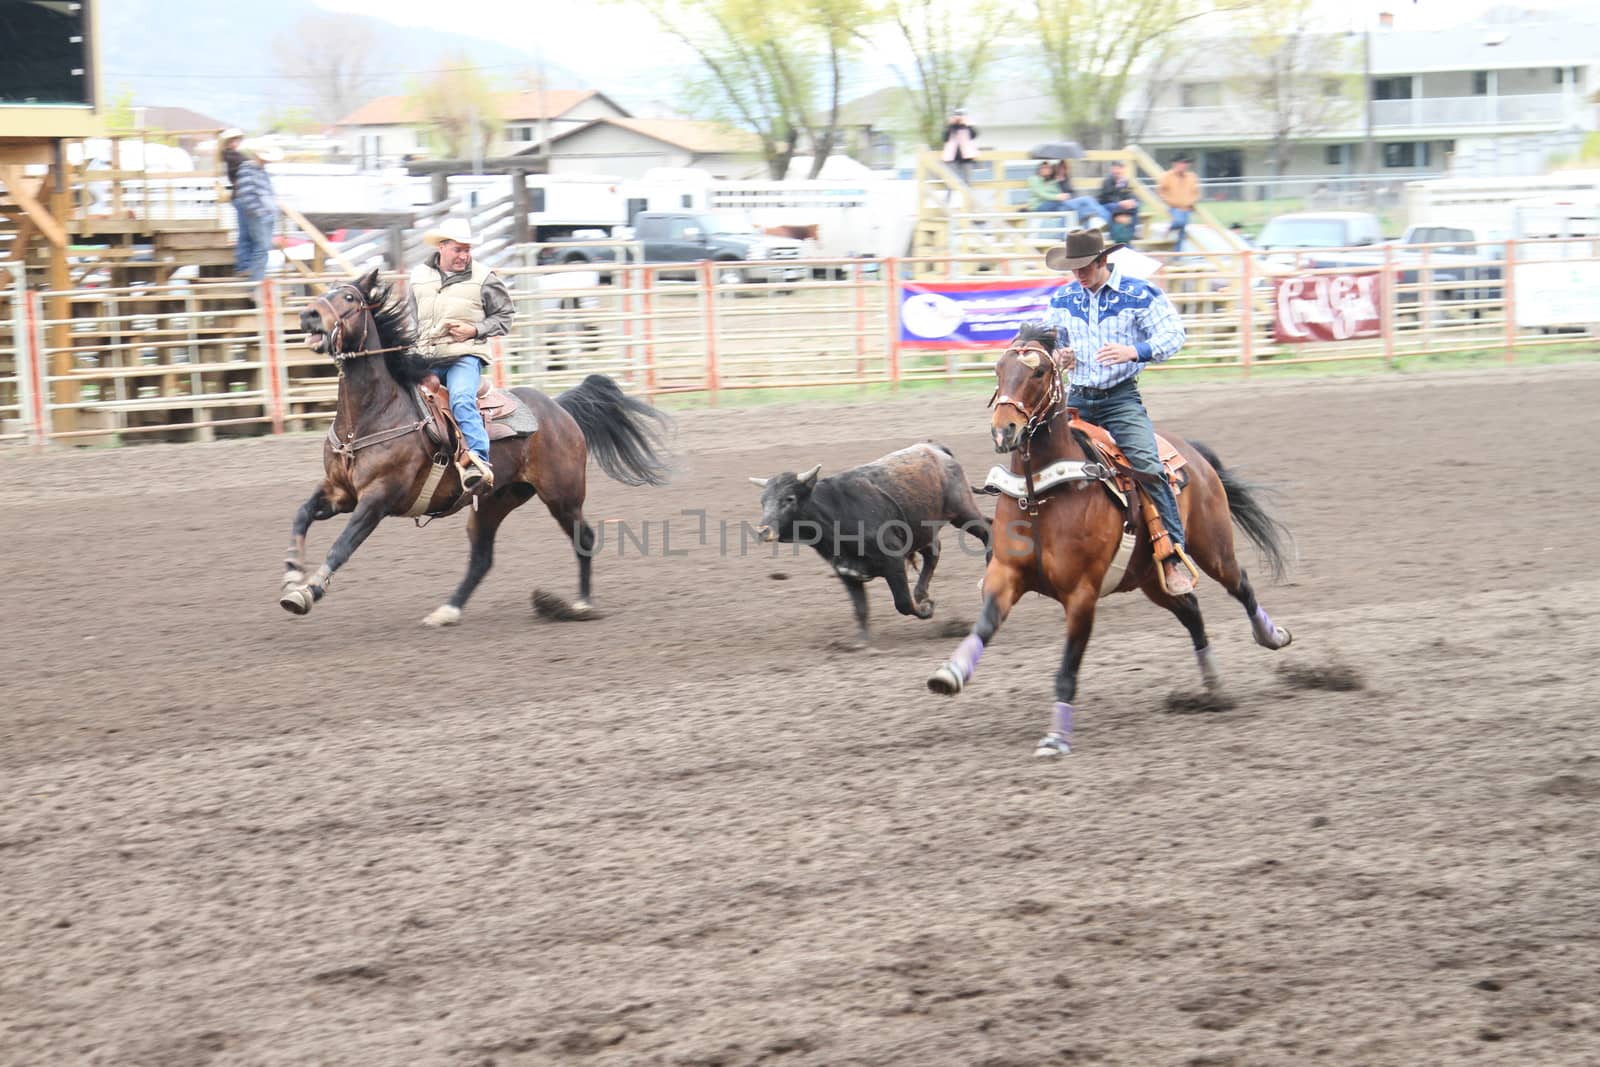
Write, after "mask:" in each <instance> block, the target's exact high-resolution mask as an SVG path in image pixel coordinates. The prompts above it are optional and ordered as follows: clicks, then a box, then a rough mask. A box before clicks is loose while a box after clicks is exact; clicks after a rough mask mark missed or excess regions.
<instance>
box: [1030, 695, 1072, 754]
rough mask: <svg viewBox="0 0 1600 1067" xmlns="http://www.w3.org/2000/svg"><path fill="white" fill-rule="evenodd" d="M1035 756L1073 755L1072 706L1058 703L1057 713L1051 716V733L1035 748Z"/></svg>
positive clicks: (1041, 739) (1040, 740)
mask: <svg viewBox="0 0 1600 1067" xmlns="http://www.w3.org/2000/svg"><path fill="white" fill-rule="evenodd" d="M1033 754H1034V755H1035V756H1070V755H1072V705H1071V704H1063V703H1061V702H1060V701H1059V700H1058V701H1056V706H1055V711H1054V713H1053V714H1052V715H1051V716H1050V732H1049V733H1047V734H1045V735H1044V736H1043V737H1042V738H1040V739H1039V744H1038V745H1037V746H1036V747H1035V748H1034V750H1033Z"/></svg>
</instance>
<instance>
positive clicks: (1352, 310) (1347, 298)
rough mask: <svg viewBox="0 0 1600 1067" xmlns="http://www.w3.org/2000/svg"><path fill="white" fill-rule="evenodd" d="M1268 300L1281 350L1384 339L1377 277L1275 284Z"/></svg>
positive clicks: (1333, 276) (1279, 281)
mask: <svg viewBox="0 0 1600 1067" xmlns="http://www.w3.org/2000/svg"><path fill="white" fill-rule="evenodd" d="M1272 296H1273V300H1272V306H1273V322H1272V336H1273V339H1274V340H1276V341H1277V342H1278V343H1279V344H1299V343H1303V342H1309V341H1353V340H1356V339H1358V338H1363V337H1382V336H1383V279H1382V276H1381V275H1380V274H1378V273H1377V272H1376V271H1371V272H1363V273H1360V274H1314V275H1301V276H1297V277H1290V278H1274V279H1273V282H1272Z"/></svg>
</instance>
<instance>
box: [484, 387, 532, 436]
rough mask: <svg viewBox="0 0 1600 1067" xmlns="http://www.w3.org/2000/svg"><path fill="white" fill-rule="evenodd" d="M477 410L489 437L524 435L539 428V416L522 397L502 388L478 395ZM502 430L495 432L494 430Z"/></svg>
mask: <svg viewBox="0 0 1600 1067" xmlns="http://www.w3.org/2000/svg"><path fill="white" fill-rule="evenodd" d="M478 410H479V411H481V412H483V421H484V422H485V423H486V424H487V426H488V429H489V439H490V440H491V441H498V440H499V439H500V438H501V437H526V436H528V435H529V434H531V433H533V432H534V431H535V430H537V429H538V428H539V418H538V416H536V415H535V414H534V413H533V411H532V410H531V409H529V407H528V405H527V404H524V403H523V402H522V398H521V397H519V396H517V395H516V394H515V393H508V392H506V391H505V390H503V389H491V390H489V391H488V392H487V393H482V394H480V395H479V396H478ZM496 430H499V431H502V432H501V433H499V434H496V433H495V431H496Z"/></svg>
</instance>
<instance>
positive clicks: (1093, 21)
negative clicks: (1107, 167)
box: [1028, 0, 1254, 148]
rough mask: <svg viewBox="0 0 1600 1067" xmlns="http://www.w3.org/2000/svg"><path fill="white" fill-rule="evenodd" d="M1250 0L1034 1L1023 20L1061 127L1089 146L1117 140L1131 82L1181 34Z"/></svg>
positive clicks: (1157, 60) (1109, 144)
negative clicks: (1193, 24) (1041, 63)
mask: <svg viewBox="0 0 1600 1067" xmlns="http://www.w3.org/2000/svg"><path fill="white" fill-rule="evenodd" d="M1252 2H1254V0H1222V2H1221V3H1220V4H1214V3H1213V2H1212V0H1124V2H1123V3H1118V4H1104V5H1102V4H1089V3H1085V2H1084V0H1033V9H1032V12H1031V17H1030V18H1029V20H1028V21H1029V22H1030V23H1031V28H1032V30H1033V33H1034V35H1035V37H1036V39H1037V40H1038V42H1039V47H1040V50H1041V52H1042V54H1043V60H1044V65H1045V73H1046V76H1047V79H1048V82H1049V88H1050V94H1051V96H1053V97H1054V98H1055V103H1056V110H1057V112H1058V113H1059V117H1060V119H1061V121H1062V125H1063V126H1064V127H1065V128H1066V131H1067V132H1068V133H1069V134H1070V135H1071V136H1072V137H1074V138H1076V139H1077V140H1079V141H1081V142H1082V143H1083V144H1084V145H1085V146H1087V147H1090V148H1100V147H1115V146H1117V144H1118V142H1119V141H1120V140H1121V139H1122V133H1123V131H1122V127H1121V123H1120V121H1119V119H1118V111H1119V109H1120V108H1121V107H1122V104H1123V101H1124V100H1125V99H1126V98H1127V96H1128V93H1129V90H1130V89H1131V88H1132V86H1133V83H1134V80H1135V78H1136V77H1138V76H1139V74H1140V73H1141V72H1142V71H1143V70H1145V69H1147V68H1149V67H1150V66H1152V65H1160V64H1161V59H1162V57H1163V56H1164V55H1167V54H1168V52H1169V49H1171V48H1173V47H1176V44H1177V42H1178V41H1179V39H1180V38H1179V36H1178V35H1179V31H1180V30H1181V29H1182V28H1183V27H1184V26H1185V25H1186V24H1188V23H1191V22H1193V21H1195V20H1196V19H1199V18H1203V17H1205V16H1206V15H1208V14H1211V13H1212V12H1215V11H1236V10H1239V9H1242V8H1244V7H1247V6H1248V5H1249V4H1250V3H1252Z"/></svg>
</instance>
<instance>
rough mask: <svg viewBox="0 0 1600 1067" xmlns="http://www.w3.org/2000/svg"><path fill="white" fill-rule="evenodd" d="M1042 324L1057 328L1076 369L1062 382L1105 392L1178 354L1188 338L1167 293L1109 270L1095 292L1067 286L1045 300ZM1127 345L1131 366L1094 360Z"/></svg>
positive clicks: (1072, 284)
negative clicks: (1047, 303) (1131, 354)
mask: <svg viewBox="0 0 1600 1067" xmlns="http://www.w3.org/2000/svg"><path fill="white" fill-rule="evenodd" d="M1044 321H1045V322H1046V323H1048V324H1049V325H1051V326H1054V327H1055V328H1056V334H1057V337H1058V342H1057V343H1058V344H1059V345H1061V346H1064V347H1070V348H1071V349H1072V354H1073V355H1074V356H1075V357H1076V365H1075V366H1074V367H1073V368H1072V373H1071V374H1070V375H1069V376H1068V378H1067V381H1068V383H1069V384H1071V385H1081V386H1085V387H1087V388H1090V389H1110V388H1111V387H1112V386H1114V385H1119V384H1121V383H1122V382H1125V381H1127V380H1128V379H1129V378H1132V377H1134V376H1135V375H1137V374H1138V373H1139V372H1140V371H1141V370H1143V369H1144V365H1145V364H1146V363H1161V362H1164V361H1166V360H1167V359H1169V358H1170V357H1172V356H1174V355H1176V354H1177V352H1178V350H1179V349H1180V348H1182V347H1183V342H1184V339H1185V338H1186V337H1187V334H1186V333H1185V332H1184V329H1183V323H1182V322H1180V321H1179V319H1178V313H1177V312H1176V311H1175V310H1173V307H1172V301H1170V300H1168V299H1167V294H1166V293H1163V292H1162V291H1161V290H1160V289H1157V288H1156V287H1155V286H1153V285H1151V284H1150V283H1149V282H1147V281H1143V280H1141V279H1139V278H1126V277H1124V276H1123V274H1122V270H1121V268H1112V271H1111V277H1110V278H1108V279H1106V283H1105V284H1104V285H1102V286H1101V287H1100V289H1099V291H1098V292H1094V293H1091V292H1089V291H1088V290H1086V289H1084V287H1083V286H1081V285H1079V284H1078V283H1077V282H1076V281H1072V282H1068V283H1067V284H1066V285H1063V286H1062V287H1061V288H1060V289H1057V290H1056V292H1055V295H1054V296H1052V297H1051V298H1050V308H1049V310H1048V311H1046V312H1045V316H1044ZM1110 344H1117V345H1131V346H1132V347H1133V350H1134V351H1135V352H1137V353H1139V360H1138V362H1136V363H1117V364H1113V365H1110V366H1107V365H1106V364H1104V363H1100V362H1099V361H1097V360H1096V359H1095V358H1094V355H1095V353H1096V352H1098V351H1100V349H1101V348H1103V347H1104V346H1106V345H1110Z"/></svg>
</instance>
